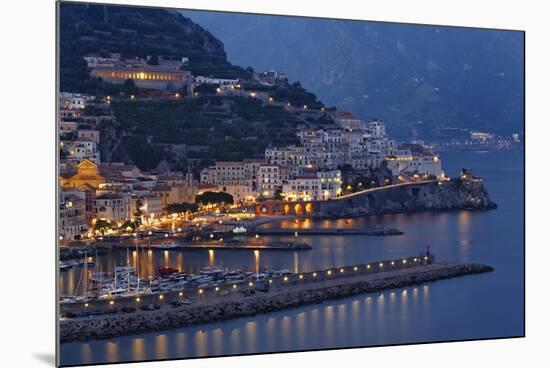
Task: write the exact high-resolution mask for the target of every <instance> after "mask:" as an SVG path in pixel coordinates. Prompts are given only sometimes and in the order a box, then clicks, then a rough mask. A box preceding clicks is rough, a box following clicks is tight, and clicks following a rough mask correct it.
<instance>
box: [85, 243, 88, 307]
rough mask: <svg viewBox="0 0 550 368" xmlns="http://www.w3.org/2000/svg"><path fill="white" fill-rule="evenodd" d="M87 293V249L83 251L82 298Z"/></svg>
mask: <svg viewBox="0 0 550 368" xmlns="http://www.w3.org/2000/svg"><path fill="white" fill-rule="evenodd" d="M87 294H88V251H87V250H85V251H84V299H86V298H87V296H86V295H87Z"/></svg>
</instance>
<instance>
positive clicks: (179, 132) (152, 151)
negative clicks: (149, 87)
mask: <svg viewBox="0 0 550 368" xmlns="http://www.w3.org/2000/svg"><path fill="white" fill-rule="evenodd" d="M112 108H113V111H114V114H115V116H116V118H117V121H118V122H119V124H120V128H119V129H120V131H122V132H124V135H127V136H131V139H129V138H128V139H126V140H125V141H124V143H123V148H124V149H125V151H126V152H127V153H128V155H129V157H130V158H131V159H132V161H133V162H134V163H135V164H136V165H137V166H138V167H140V168H142V169H144V170H151V169H153V168H154V167H156V165H157V164H158V163H159V162H160V161H161V160H162V159H167V158H169V156H170V155H169V153H167V152H165V150H164V149H163V148H162V147H161V145H165V144H186V145H189V146H205V147H206V148H207V149H206V151H204V152H197V151H194V150H189V152H188V158H192V159H202V160H242V159H244V158H253V157H260V156H263V152H264V150H265V147H266V146H268V145H269V144H270V143H272V144H278V145H279V144H293V143H297V138H296V134H295V128H296V125H297V124H298V122H299V120H298V119H297V118H296V116H295V115H293V114H291V113H289V112H287V111H285V110H284V108H282V107H280V106H271V105H264V104H263V103H262V102H261V101H260V100H258V99H254V98H247V97H239V96H231V97H227V96H216V95H212V96H199V97H196V98H188V99H181V100H162V101H124V102H120V101H119V102H113V104H112Z"/></svg>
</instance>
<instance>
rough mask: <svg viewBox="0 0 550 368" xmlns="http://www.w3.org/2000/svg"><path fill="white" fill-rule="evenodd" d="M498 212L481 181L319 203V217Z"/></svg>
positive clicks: (422, 185) (436, 184)
mask: <svg viewBox="0 0 550 368" xmlns="http://www.w3.org/2000/svg"><path fill="white" fill-rule="evenodd" d="M494 208H497V205H496V204H495V203H494V202H493V201H491V199H490V197H489V193H488V192H487V190H486V188H485V185H484V183H483V181H482V180H481V179H475V180H463V179H461V178H454V179H451V180H447V181H432V182H427V183H426V182H423V183H417V184H410V185H406V186H396V187H390V188H384V189H383V190H377V191H371V192H364V193H358V194H357V195H354V196H348V197H345V198H342V199H339V198H338V199H335V200H331V201H323V202H317V203H316V206H314V211H315V214H314V215H315V216H316V217H333V218H340V217H359V216H365V215H374V214H384V213H401V212H418V211H433V210H456V209H469V210H489V209H494Z"/></svg>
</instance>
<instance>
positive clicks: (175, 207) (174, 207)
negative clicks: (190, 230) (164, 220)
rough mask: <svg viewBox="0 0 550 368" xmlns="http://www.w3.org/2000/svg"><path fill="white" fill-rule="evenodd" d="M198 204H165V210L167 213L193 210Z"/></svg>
mask: <svg viewBox="0 0 550 368" xmlns="http://www.w3.org/2000/svg"><path fill="white" fill-rule="evenodd" d="M197 209H198V206H197V205H196V204H194V203H172V204H169V205H168V206H166V211H167V212H168V213H169V214H172V213H181V212H188V211H189V212H195V211H196V210H197Z"/></svg>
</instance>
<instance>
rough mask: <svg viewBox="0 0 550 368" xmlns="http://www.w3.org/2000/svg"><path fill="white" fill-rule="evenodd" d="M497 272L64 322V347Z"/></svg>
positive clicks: (433, 274) (478, 268) (375, 282)
mask: <svg viewBox="0 0 550 368" xmlns="http://www.w3.org/2000/svg"><path fill="white" fill-rule="evenodd" d="M491 271H493V269H492V267H490V266H487V265H482V264H475V263H474V264H463V263H435V264H425V265H421V266H417V267H414V268H404V269H397V270H392V271H384V272H378V273H375V274H361V275H357V276H350V277H343V278H326V279H324V280H323V281H319V282H313V283H306V284H300V283H297V284H293V285H292V286H290V285H289V286H286V287H284V288H279V289H278V290H274V291H270V292H268V293H265V294H264V293H259V292H258V293H256V294H255V295H253V296H250V297H245V296H243V295H241V294H232V295H229V296H227V297H217V298H211V299H207V300H199V301H197V303H196V304H195V303H194V304H192V305H187V306H181V307H177V308H170V307H169V306H168V307H166V308H161V309H160V310H156V311H147V312H143V311H139V312H137V313H129V314H117V315H111V316H99V317H92V318H77V319H64V320H61V321H60V322H59V332H60V339H61V342H68V341H74V340H89V339H103V338H111V337H115V336H120V335H127V334H135V333H143V332H147V331H158V330H164V329H170V328H177V327H184V326H190V325H196V324H205V323H212V322H218V321H224V320H228V319H233V318H239V317H245V316H254V315H256V314H261V313H269V312H273V311H279V310H283V309H288V308H295V307H299V306H303V305H308V304H314V303H321V302H323V301H326V300H333V299H340V298H345V297H348V296H353V295H357V294H361V293H367V292H375V291H380V290H384V289H391V288H400V287H405V286H409V285H415V284H421V283H425V282H431V281H437V280H442V279H448V278H453V277H460V276H466V275H473V274H479V273H484V272H491Z"/></svg>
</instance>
